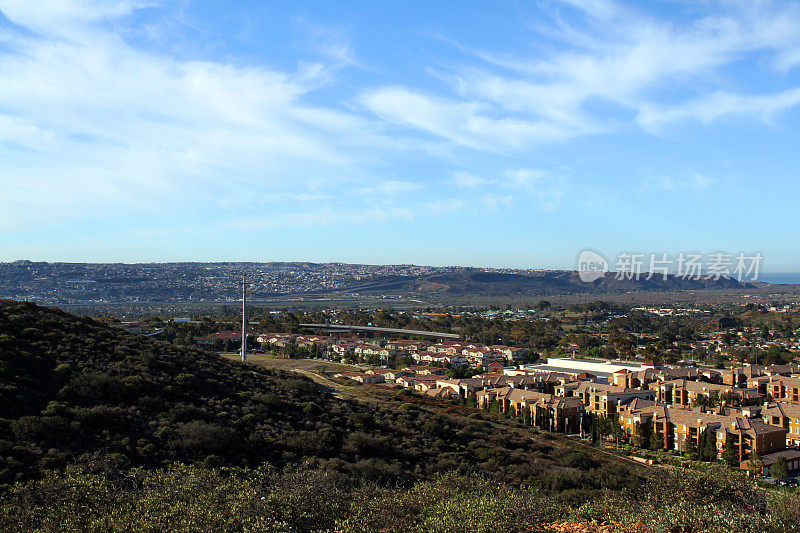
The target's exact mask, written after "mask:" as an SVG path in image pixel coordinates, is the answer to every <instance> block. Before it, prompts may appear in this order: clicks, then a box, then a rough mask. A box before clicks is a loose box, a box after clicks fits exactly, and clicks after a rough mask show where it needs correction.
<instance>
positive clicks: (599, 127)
mask: <svg viewBox="0 0 800 533" xmlns="http://www.w3.org/2000/svg"><path fill="white" fill-rule="evenodd" d="M551 5H552V4H551ZM554 5H555V6H556V7H559V3H555V4H554ZM560 5H563V6H566V7H567V8H568V9H567V13H562V12H561V11H560V10H558V9H555V10H554V15H553V17H554V21H555V24H551V25H548V26H546V30H543V31H542V32H540V33H542V34H543V36H544V37H546V39H547V42H548V53H547V54H544V53H536V52H535V51H529V52H528V53H526V54H522V53H517V54H512V53H509V52H504V53H498V52H495V51H491V50H475V49H470V48H469V47H468V46H461V45H460V44H459V45H458V48H459V49H460V50H462V51H465V52H466V53H467V54H468V57H466V58H465V59H464V60H463V61H462V63H461V64H455V65H450V66H447V67H440V68H439V69H438V71H437V75H438V76H439V78H440V79H441V80H443V81H444V82H445V83H448V84H449V85H450V87H451V89H452V92H453V93H454V94H455V95H456V96H452V95H448V96H446V97H445V96H442V95H432V94H428V93H424V92H422V91H419V90H416V89H414V88H410V87H403V86H393V87H383V88H379V89H375V90H372V91H369V92H367V93H366V94H365V95H364V96H363V97H362V102H363V103H364V104H365V105H366V107H367V108H368V109H370V110H371V111H373V112H374V113H376V114H377V115H378V116H380V117H382V118H384V119H386V120H388V121H390V122H393V123H395V124H398V125H401V126H404V127H406V128H411V129H416V130H418V131H422V132H425V133H427V134H431V135H435V136H438V137H440V138H443V139H446V140H447V141H449V142H451V143H455V144H457V145H461V146H466V147H469V148H473V149H479V150H487V151H521V150H524V149H525V148H528V147H530V146H535V145H538V144H542V143H549V142H554V141H563V140H566V139H571V138H574V137H577V136H582V135H590V134H598V133H605V132H613V131H615V130H619V129H622V128H630V127H635V126H636V125H639V126H641V127H643V128H646V129H647V130H648V131H651V132H654V131H656V128H655V126H656V125H659V126H664V125H667V124H670V123H674V122H679V121H683V120H686V119H689V118H695V119H699V120H701V121H704V122H706V123H710V122H713V121H715V120H718V119H721V118H724V117H726V116H728V115H747V116H748V118H750V119H755V120H764V119H767V120H768V119H770V118H773V117H775V116H777V115H778V114H779V113H781V112H783V111H785V110H787V109H789V108H792V107H794V106H796V105H797V103H798V99H797V93H796V91H797V90H798V89H796V88H788V89H785V90H782V91H775V92H772V93H768V94H764V95H759V96H749V95H747V94H745V93H739V92H737V91H735V90H732V88H731V82H732V80H731V79H730V78H729V77H727V76H726V69H728V68H731V67H735V66H738V65H740V64H741V63H742V62H745V61H749V62H753V63H755V64H756V65H760V66H759V67H757V68H765V69H767V70H769V69H770V68H773V69H777V70H780V69H782V70H783V71H786V70H787V69H791V68H793V67H794V66H795V65H797V64H800V59H798V58H800V55H798V52H797V51H798V50H800V26H798V25H797V24H796V21H797V20H798V19H799V18H800V4H797V3H794V2H774V1H769V0H765V1H761V2H753V3H744V4H739V3H719V4H708V3H707V4H704V8H705V12H706V14H705V15H701V16H695V17H693V18H690V19H680V18H678V17H675V18H671V19H670V18H662V17H657V16H653V15H649V14H647V12H646V11H645V8H646V6H642V5H633V6H632V5H630V4H622V3H620V2H612V1H609V0H592V1H589V2H578V1H574V0H564V1H563V2H562V3H561V4H560ZM575 12H579V13H581V14H582V18H580V17H578V18H576V17H574V16H571V15H573V14H574V13H575ZM562 15H570V17H568V18H569V22H566V21H565V19H564V17H562ZM540 28H541V26H536V27H535V29H540ZM540 36H542V35H540ZM531 37H533V35H532V36H531ZM469 56H471V57H469ZM471 59H473V61H471ZM474 60H477V61H474ZM770 65H771V67H770ZM777 70H773V72H772V74H773V75H774V74H775V73H776V72H777ZM766 74H767V75H769V74H770V73H769V72H767V73H766Z"/></svg>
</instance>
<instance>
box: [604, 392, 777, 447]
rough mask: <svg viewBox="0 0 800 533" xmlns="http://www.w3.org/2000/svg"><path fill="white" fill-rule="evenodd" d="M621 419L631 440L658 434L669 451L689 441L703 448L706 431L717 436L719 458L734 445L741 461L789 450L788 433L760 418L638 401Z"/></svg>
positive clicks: (620, 416) (621, 411) (631, 405)
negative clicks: (787, 444)
mask: <svg viewBox="0 0 800 533" xmlns="http://www.w3.org/2000/svg"><path fill="white" fill-rule="evenodd" d="M618 419H619V422H620V426H621V427H622V428H623V431H624V433H625V435H626V436H627V437H628V438H629V439H631V440H633V439H635V437H637V436H638V437H640V438H643V437H645V436H647V435H652V434H653V433H657V434H659V435H661V436H662V437H663V439H664V447H665V448H666V449H670V450H678V451H681V452H682V451H684V450H685V449H686V448H687V445H688V442H689V440H691V441H692V442H693V444H694V446H695V447H699V446H700V444H701V438H702V435H703V434H704V433H705V432H710V433H712V434H713V435H714V439H715V445H716V450H717V455H718V456H721V455H722V453H723V451H724V450H725V447H726V446H732V447H733V448H734V449H735V450H736V452H737V455H738V460H739V461H740V462H741V461H744V460H745V459H748V458H749V457H751V456H752V454H754V453H755V454H757V455H759V456H763V455H766V454H770V453H774V452H778V451H781V450H784V449H785V448H786V430H785V429H783V428H780V427H776V426H772V425H769V424H766V423H765V422H763V421H762V420H761V419H760V418H757V417H756V418H748V417H745V416H727V415H721V414H717V413H708V412H701V411H699V410H695V409H687V408H684V407H678V406H669V405H664V404H660V403H654V402H640V401H638V400H637V401H635V402H630V403H629V404H628V405H626V406H622V407H621V408H620V411H619V418H618Z"/></svg>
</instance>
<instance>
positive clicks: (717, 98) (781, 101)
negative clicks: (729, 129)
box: [637, 88, 800, 131]
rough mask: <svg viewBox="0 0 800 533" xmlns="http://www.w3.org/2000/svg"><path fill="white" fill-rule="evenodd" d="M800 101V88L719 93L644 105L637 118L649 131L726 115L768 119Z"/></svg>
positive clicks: (710, 120) (710, 121)
mask: <svg viewBox="0 0 800 533" xmlns="http://www.w3.org/2000/svg"><path fill="white" fill-rule="evenodd" d="M798 104H800V88H797V89H790V90H787V91H781V92H779V93H774V94H768V95H747V94H733V93H725V92H718V93H714V94H712V95H711V96H709V97H706V98H702V99H698V100H694V101H692V102H688V103H683V104H681V105H671V106H660V105H650V104H647V105H643V106H642V107H641V109H640V111H639V114H638V116H637V121H638V122H639V124H641V125H642V127H643V128H645V129H647V130H649V131H658V130H660V129H661V128H662V127H663V126H664V125H665V124H672V123H676V122H681V121H686V120H696V121H699V122H702V123H705V124H709V123H712V122H715V121H717V120H719V119H721V118H725V117H734V118H735V117H739V118H741V117H744V118H749V119H756V120H759V121H765V122H769V121H772V120H774V119H775V117H776V115H778V114H780V113H783V112H784V111H786V110H788V109H791V108H793V107H795V106H797V105H798Z"/></svg>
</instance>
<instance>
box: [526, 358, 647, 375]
mask: <svg viewBox="0 0 800 533" xmlns="http://www.w3.org/2000/svg"><path fill="white" fill-rule="evenodd" d="M520 368H521V369H524V370H528V371H530V372H559V373H561V374H570V375H573V376H579V375H580V374H591V375H593V376H595V377H597V378H600V379H611V377H612V376H613V375H614V372H617V371H619V370H627V371H628V372H638V371H640V370H646V369H648V368H653V364H652V363H645V364H642V363H632V362H629V361H606V360H603V359H573V358H572V357H550V358H548V359H547V362H545V363H537V364H532V365H521V366H520Z"/></svg>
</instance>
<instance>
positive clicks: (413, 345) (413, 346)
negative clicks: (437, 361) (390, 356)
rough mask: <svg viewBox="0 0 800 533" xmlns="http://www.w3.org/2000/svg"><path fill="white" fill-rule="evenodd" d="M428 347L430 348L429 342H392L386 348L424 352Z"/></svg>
mask: <svg viewBox="0 0 800 533" xmlns="http://www.w3.org/2000/svg"><path fill="white" fill-rule="evenodd" d="M428 346H430V343H429V342H427V341H413V340H390V341H388V342H387V343H386V348H389V349H390V350H402V351H404V352H422V351H424V350H427V349H428Z"/></svg>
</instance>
